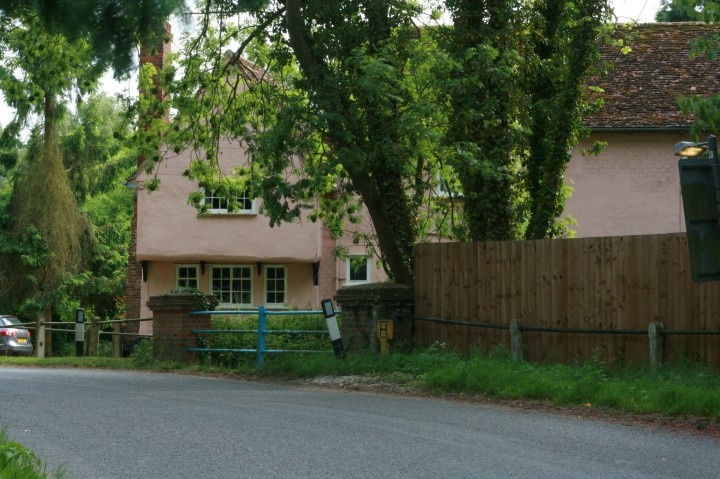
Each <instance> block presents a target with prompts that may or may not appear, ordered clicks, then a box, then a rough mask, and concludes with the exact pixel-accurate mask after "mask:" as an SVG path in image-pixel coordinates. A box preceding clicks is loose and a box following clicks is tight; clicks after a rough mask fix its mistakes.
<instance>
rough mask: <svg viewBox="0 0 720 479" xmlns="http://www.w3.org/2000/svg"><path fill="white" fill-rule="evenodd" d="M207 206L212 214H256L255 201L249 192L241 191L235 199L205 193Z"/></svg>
mask: <svg viewBox="0 0 720 479" xmlns="http://www.w3.org/2000/svg"><path fill="white" fill-rule="evenodd" d="M204 203H205V205H206V206H207V208H208V210H207V211H208V213H211V214H216V215H217V214H237V215H251V214H255V212H256V210H255V199H254V198H252V197H251V196H250V195H249V194H248V192H247V191H241V192H239V193H237V194H236V195H235V196H234V197H231V198H228V197H227V196H221V195H217V194H216V193H215V192H213V191H208V190H206V191H205V200H204Z"/></svg>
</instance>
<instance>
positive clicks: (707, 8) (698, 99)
mask: <svg viewBox="0 0 720 479" xmlns="http://www.w3.org/2000/svg"><path fill="white" fill-rule="evenodd" d="M698 3H702V9H701V11H700V12H699V13H698V12H697V11H696V10H695V8H696V6H697V5H696V4H698ZM673 9H676V10H678V11H680V12H695V13H692V15H693V16H695V14H697V15H698V18H697V19H698V20H702V21H704V22H707V23H711V24H714V23H717V22H718V20H720V3H718V2H715V1H705V2H695V1H692V0H675V1H674V2H673ZM718 52H720V37H718V36H717V35H712V36H709V37H706V38H700V39H697V40H695V41H694V42H693V43H692V50H691V54H690V57H691V58H693V59H694V58H697V57H705V59H706V60H708V61H714V60H715V59H716V58H717V56H718ZM678 106H679V107H680V109H681V110H682V111H683V112H684V113H686V114H694V115H695V116H696V120H695V123H694V125H693V128H692V131H691V134H692V135H693V137H695V138H699V137H700V135H701V134H703V132H707V131H717V130H718V129H720V113H719V112H720V109H719V108H720V93H715V94H704V95H702V96H700V95H693V96H686V97H680V98H679V99H678Z"/></svg>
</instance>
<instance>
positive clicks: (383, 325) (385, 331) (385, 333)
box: [377, 319, 394, 339]
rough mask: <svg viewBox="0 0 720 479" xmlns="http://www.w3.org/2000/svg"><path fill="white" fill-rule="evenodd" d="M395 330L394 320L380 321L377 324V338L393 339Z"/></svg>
mask: <svg viewBox="0 0 720 479" xmlns="http://www.w3.org/2000/svg"><path fill="white" fill-rule="evenodd" d="M393 336H394V330H393V322H392V319H379V320H378V322H377V337H378V338H384V339H393Z"/></svg>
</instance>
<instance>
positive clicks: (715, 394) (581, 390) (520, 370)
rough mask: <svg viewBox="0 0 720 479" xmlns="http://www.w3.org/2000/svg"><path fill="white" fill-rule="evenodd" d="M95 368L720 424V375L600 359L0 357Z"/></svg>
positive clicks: (686, 366) (435, 353) (438, 353)
mask: <svg viewBox="0 0 720 479" xmlns="http://www.w3.org/2000/svg"><path fill="white" fill-rule="evenodd" d="M2 364H13V365H25V366H43V367H57V366H63V367H91V368H92V367H94V368H106V369H137V370H149V371H185V372H188V373H209V374H224V375H231V376H240V377H243V378H247V379H253V378H258V379H261V378H263V379H280V380H293V379H309V378H315V377H319V376H365V377H370V378H375V379H377V380H378V381H383V382H390V383H397V384H402V385H403V386H408V387H412V388H414V389H416V390H418V391H420V392H424V393H432V394H438V395H440V394H452V395H474V396H478V395H479V396H485V397H488V398H497V399H512V400H514V399H529V400H538V401H543V402H548V403H551V404H554V405H558V406H582V407H592V408H599V409H603V410H616V411H619V412H628V413H637V414H660V415H665V416H696V417H703V418H706V419H708V420H711V421H713V422H719V423H720V372H718V371H716V370H713V369H711V368H708V367H705V366H701V365H697V364H693V363H690V362H684V363H678V364H671V365H667V366H666V367H665V368H664V369H662V370H661V371H659V372H657V373H651V372H650V371H649V370H648V369H647V368H644V367H639V366H638V367H633V366H626V367H617V368H608V367H606V365H605V364H604V363H603V362H602V361H599V360H592V361H587V362H584V363H578V364H574V365H563V364H538V363H529V362H517V361H514V360H513V359H512V358H510V357H509V355H508V354H507V352H506V351H503V350H499V351H497V352H495V353H494V354H483V353H475V354H471V355H468V356H466V355H460V354H458V353H454V352H451V351H446V350H444V349H443V348H441V347H438V348H429V349H426V350H423V351H420V352H416V353H413V354H395V353H393V354H388V355H372V354H351V355H348V357H347V358H345V359H343V360H337V359H335V358H334V357H333V356H332V354H314V355H289V354H288V355H278V356H275V357H268V359H267V360H266V363H265V366H264V367H263V368H262V369H257V368H256V367H255V360H254V356H253V355H243V356H242V359H239V360H238V361H237V362H236V364H235V365H234V366H233V367H232V368H228V367H219V366H217V365H213V363H212V361H211V360H210V359H209V358H206V359H205V360H204V361H203V362H201V363H198V364H183V363H168V362H160V361H156V360H153V359H152V357H151V352H150V351H148V350H145V351H143V350H140V351H138V352H136V353H135V354H134V355H133V356H132V357H130V358H127V359H120V358H76V357H59V358H46V359H37V358H5V357H2V358H0V365H2Z"/></svg>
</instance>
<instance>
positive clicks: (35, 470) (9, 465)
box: [0, 427, 67, 479]
mask: <svg viewBox="0 0 720 479" xmlns="http://www.w3.org/2000/svg"><path fill="white" fill-rule="evenodd" d="M0 477H7V478H12V479H47V478H57V479H59V478H63V477H67V475H66V474H65V473H64V471H63V470H61V469H57V470H56V471H54V472H52V473H48V472H47V470H46V467H45V465H44V464H43V463H42V461H41V460H40V459H39V458H38V457H37V455H35V453H34V452H32V451H31V450H30V449H28V448H26V447H25V446H23V445H22V444H20V443H18V442H15V441H10V440H9V439H8V436H7V430H6V429H5V428H4V427H3V428H2V430H0Z"/></svg>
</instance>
